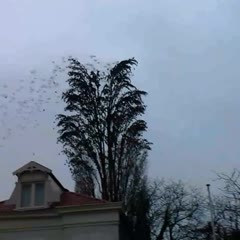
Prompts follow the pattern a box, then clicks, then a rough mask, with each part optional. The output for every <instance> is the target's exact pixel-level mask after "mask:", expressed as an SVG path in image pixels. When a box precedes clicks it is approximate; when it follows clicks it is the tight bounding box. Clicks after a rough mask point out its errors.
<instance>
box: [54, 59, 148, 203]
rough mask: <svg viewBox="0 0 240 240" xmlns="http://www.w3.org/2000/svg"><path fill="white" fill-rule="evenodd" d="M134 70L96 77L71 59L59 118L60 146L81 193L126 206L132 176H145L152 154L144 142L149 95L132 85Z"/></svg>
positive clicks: (121, 66)
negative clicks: (62, 107)
mask: <svg viewBox="0 0 240 240" xmlns="http://www.w3.org/2000/svg"><path fill="white" fill-rule="evenodd" d="M136 65H137V61H136V60H135V59H134V58H132V59H128V60H124V61H121V62H119V63H117V64H115V65H114V66H113V67H111V68H110V69H109V70H104V71H99V70H96V69H92V70H88V68H87V66H85V65H84V64H82V63H80V62H79V61H78V60H77V59H75V58H70V59H69V66H68V75H69V78H68V80H67V82H68V85H69V89H68V90H66V91H65V92H64V93H63V95H62V99H63V100H64V101H65V103H66V107H65V114H59V115H58V116H57V121H58V124H57V125H58V127H59V131H58V132H59V137H58V141H59V142H61V143H62V144H63V147H64V150H63V152H64V153H65V155H66V156H67V162H68V164H69V167H70V169H71V172H72V174H73V176H74V178H75V179H76V181H77V182H78V183H79V186H81V185H82V189H81V187H80V188H78V189H79V191H80V192H81V191H84V192H86V193H89V194H91V195H95V194H98V193H100V195H101V197H102V198H103V199H105V200H109V201H125V197H126V196H127V195H128V192H129V191H130V189H131V188H132V186H133V183H134V181H136V179H135V178H136V176H138V177H139V174H142V173H143V172H144V166H145V165H146V158H147V153H148V150H150V143H149V142H148V140H147V139H145V138H144V136H143V134H144V132H145V131H146V129H147V124H146V122H145V121H144V120H143V119H141V116H142V115H143V114H144V112H145V109H146V106H145V105H144V102H143V100H142V97H143V96H145V95H146V94H147V93H146V92H145V91H141V90H139V89H137V88H136V87H135V86H134V85H133V84H132V82H131V77H132V68H133V67H134V66H136ZM136 173H138V174H136ZM140 177H141V176H140Z"/></svg>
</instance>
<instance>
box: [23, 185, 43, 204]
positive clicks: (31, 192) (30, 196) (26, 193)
mask: <svg viewBox="0 0 240 240" xmlns="http://www.w3.org/2000/svg"><path fill="white" fill-rule="evenodd" d="M44 203H45V185H44V183H43V182H38V183H23V184H22V191H21V204H20V206H21V207H35V206H36V207H37V206H43V205H44Z"/></svg>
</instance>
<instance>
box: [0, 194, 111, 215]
mask: <svg viewBox="0 0 240 240" xmlns="http://www.w3.org/2000/svg"><path fill="white" fill-rule="evenodd" d="M104 203H107V201H105V200H102V199H97V198H93V197H90V196H87V195H84V194H79V193H74V192H69V191H66V192H63V193H62V195H61V198H60V202H56V203H53V204H52V205H51V206H50V207H49V208H48V209H42V210H39V209H38V210H31V212H33V211H34V212H36V211H37V212H40V213H41V212H43V211H44V212H45V211H46V210H50V209H54V208H56V207H58V208H59V207H71V206H79V207H80V206H84V205H91V204H92V205H98V204H104ZM15 207H16V206H15V205H5V201H2V202H0V216H1V215H6V214H13V213H16V212H17V211H15V210H14V209H15ZM21 212H23V211H21ZM27 212H29V211H27Z"/></svg>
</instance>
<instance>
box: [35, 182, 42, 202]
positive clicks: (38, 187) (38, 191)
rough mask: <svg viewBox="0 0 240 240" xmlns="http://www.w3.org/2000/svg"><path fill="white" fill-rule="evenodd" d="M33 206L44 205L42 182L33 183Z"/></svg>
mask: <svg viewBox="0 0 240 240" xmlns="http://www.w3.org/2000/svg"><path fill="white" fill-rule="evenodd" d="M34 195H35V196H34V200H35V206H42V205H44V183H36V184H35V194H34Z"/></svg>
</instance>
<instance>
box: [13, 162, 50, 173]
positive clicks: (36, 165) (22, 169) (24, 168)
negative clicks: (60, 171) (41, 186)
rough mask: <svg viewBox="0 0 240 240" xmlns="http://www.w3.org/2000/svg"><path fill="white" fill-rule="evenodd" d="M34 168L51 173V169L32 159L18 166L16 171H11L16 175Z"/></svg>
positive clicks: (34, 169)
mask: <svg viewBox="0 0 240 240" xmlns="http://www.w3.org/2000/svg"><path fill="white" fill-rule="evenodd" d="M36 170H40V171H42V172H46V173H51V172H52V170H51V169H49V168H47V167H45V166H43V165H41V164H39V163H37V162H34V161H31V162H29V163H27V164H25V165H24V166H22V167H20V168H19V169H17V170H16V171H14V172H13V175H18V174H21V173H23V172H28V171H36Z"/></svg>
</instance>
